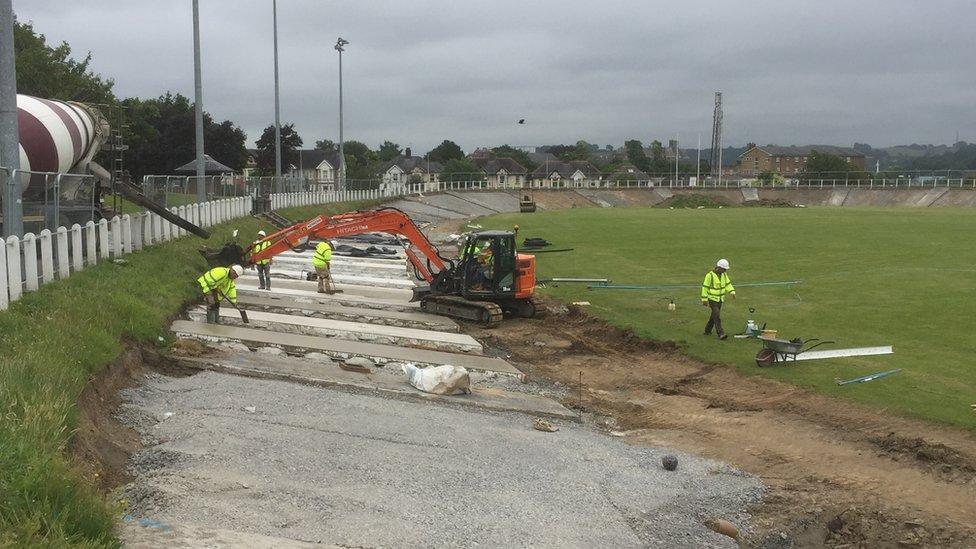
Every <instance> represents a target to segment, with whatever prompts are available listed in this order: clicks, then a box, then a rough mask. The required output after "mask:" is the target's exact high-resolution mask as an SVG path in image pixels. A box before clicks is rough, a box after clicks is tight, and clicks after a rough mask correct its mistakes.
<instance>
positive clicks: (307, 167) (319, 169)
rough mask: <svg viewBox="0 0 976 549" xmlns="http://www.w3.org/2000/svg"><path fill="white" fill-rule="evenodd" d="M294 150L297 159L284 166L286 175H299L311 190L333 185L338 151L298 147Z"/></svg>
mask: <svg viewBox="0 0 976 549" xmlns="http://www.w3.org/2000/svg"><path fill="white" fill-rule="evenodd" d="M295 152H296V153H298V159H297V161H296V162H295V163H293V164H289V165H288V166H286V172H287V173H288V175H290V176H292V177H301V178H302V179H304V180H305V181H307V182H308V184H309V185H311V186H312V187H313V190H324V189H325V188H330V187H331V186H333V185H335V182H336V180H337V179H338V177H339V168H340V165H339V152H338V151H328V152H326V151H323V150H322V149H299V150H297V151H295Z"/></svg>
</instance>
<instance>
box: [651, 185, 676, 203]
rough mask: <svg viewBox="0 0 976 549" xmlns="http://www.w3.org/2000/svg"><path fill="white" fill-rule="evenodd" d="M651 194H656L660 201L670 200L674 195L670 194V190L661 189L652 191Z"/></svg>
mask: <svg viewBox="0 0 976 549" xmlns="http://www.w3.org/2000/svg"><path fill="white" fill-rule="evenodd" d="M653 192H654V194H656V195H658V196H660V197H661V201H664V200H667V199H669V198H671V197H672V196H674V193H673V192H671V189H668V188H663V187H658V188H656V189H654V191H653Z"/></svg>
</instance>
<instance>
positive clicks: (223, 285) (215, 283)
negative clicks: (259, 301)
mask: <svg viewBox="0 0 976 549" xmlns="http://www.w3.org/2000/svg"><path fill="white" fill-rule="evenodd" d="M197 282H199V283H200V289H201V290H203V293H205V294H209V293H210V292H212V291H214V290H217V299H218V300H221V299H223V298H224V297H225V296H226V297H227V299H229V300H230V302H231V303H234V304H237V284H234V281H233V280H231V278H230V269H228V268H227V267H214V268H213V269H210V270H209V271H207V272H205V273H203V276H201V277H200V278H198V279H197Z"/></svg>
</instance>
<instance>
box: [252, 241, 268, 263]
mask: <svg viewBox="0 0 976 549" xmlns="http://www.w3.org/2000/svg"><path fill="white" fill-rule="evenodd" d="M269 247H271V242H270V241H267V240H265V241H264V242H261V241H260V240H255V241H254V249H252V250H251V253H252V254H256V253H258V252H260V251H263V250H266V249H268V248H269ZM256 263H257V264H258V265H267V264H268V263H271V258H270V257H269V258H268V259H262V260H261V261H257V262H256Z"/></svg>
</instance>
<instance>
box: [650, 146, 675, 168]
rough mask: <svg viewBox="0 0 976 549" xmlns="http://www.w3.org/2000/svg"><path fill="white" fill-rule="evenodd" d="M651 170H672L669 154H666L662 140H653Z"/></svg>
mask: <svg viewBox="0 0 976 549" xmlns="http://www.w3.org/2000/svg"><path fill="white" fill-rule="evenodd" d="M650 171H651V172H670V171H671V163H670V162H668V158H667V156H665V154H664V145H662V144H661V142H660V141H658V140H657V139H655V140H654V141H651V165H650Z"/></svg>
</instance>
